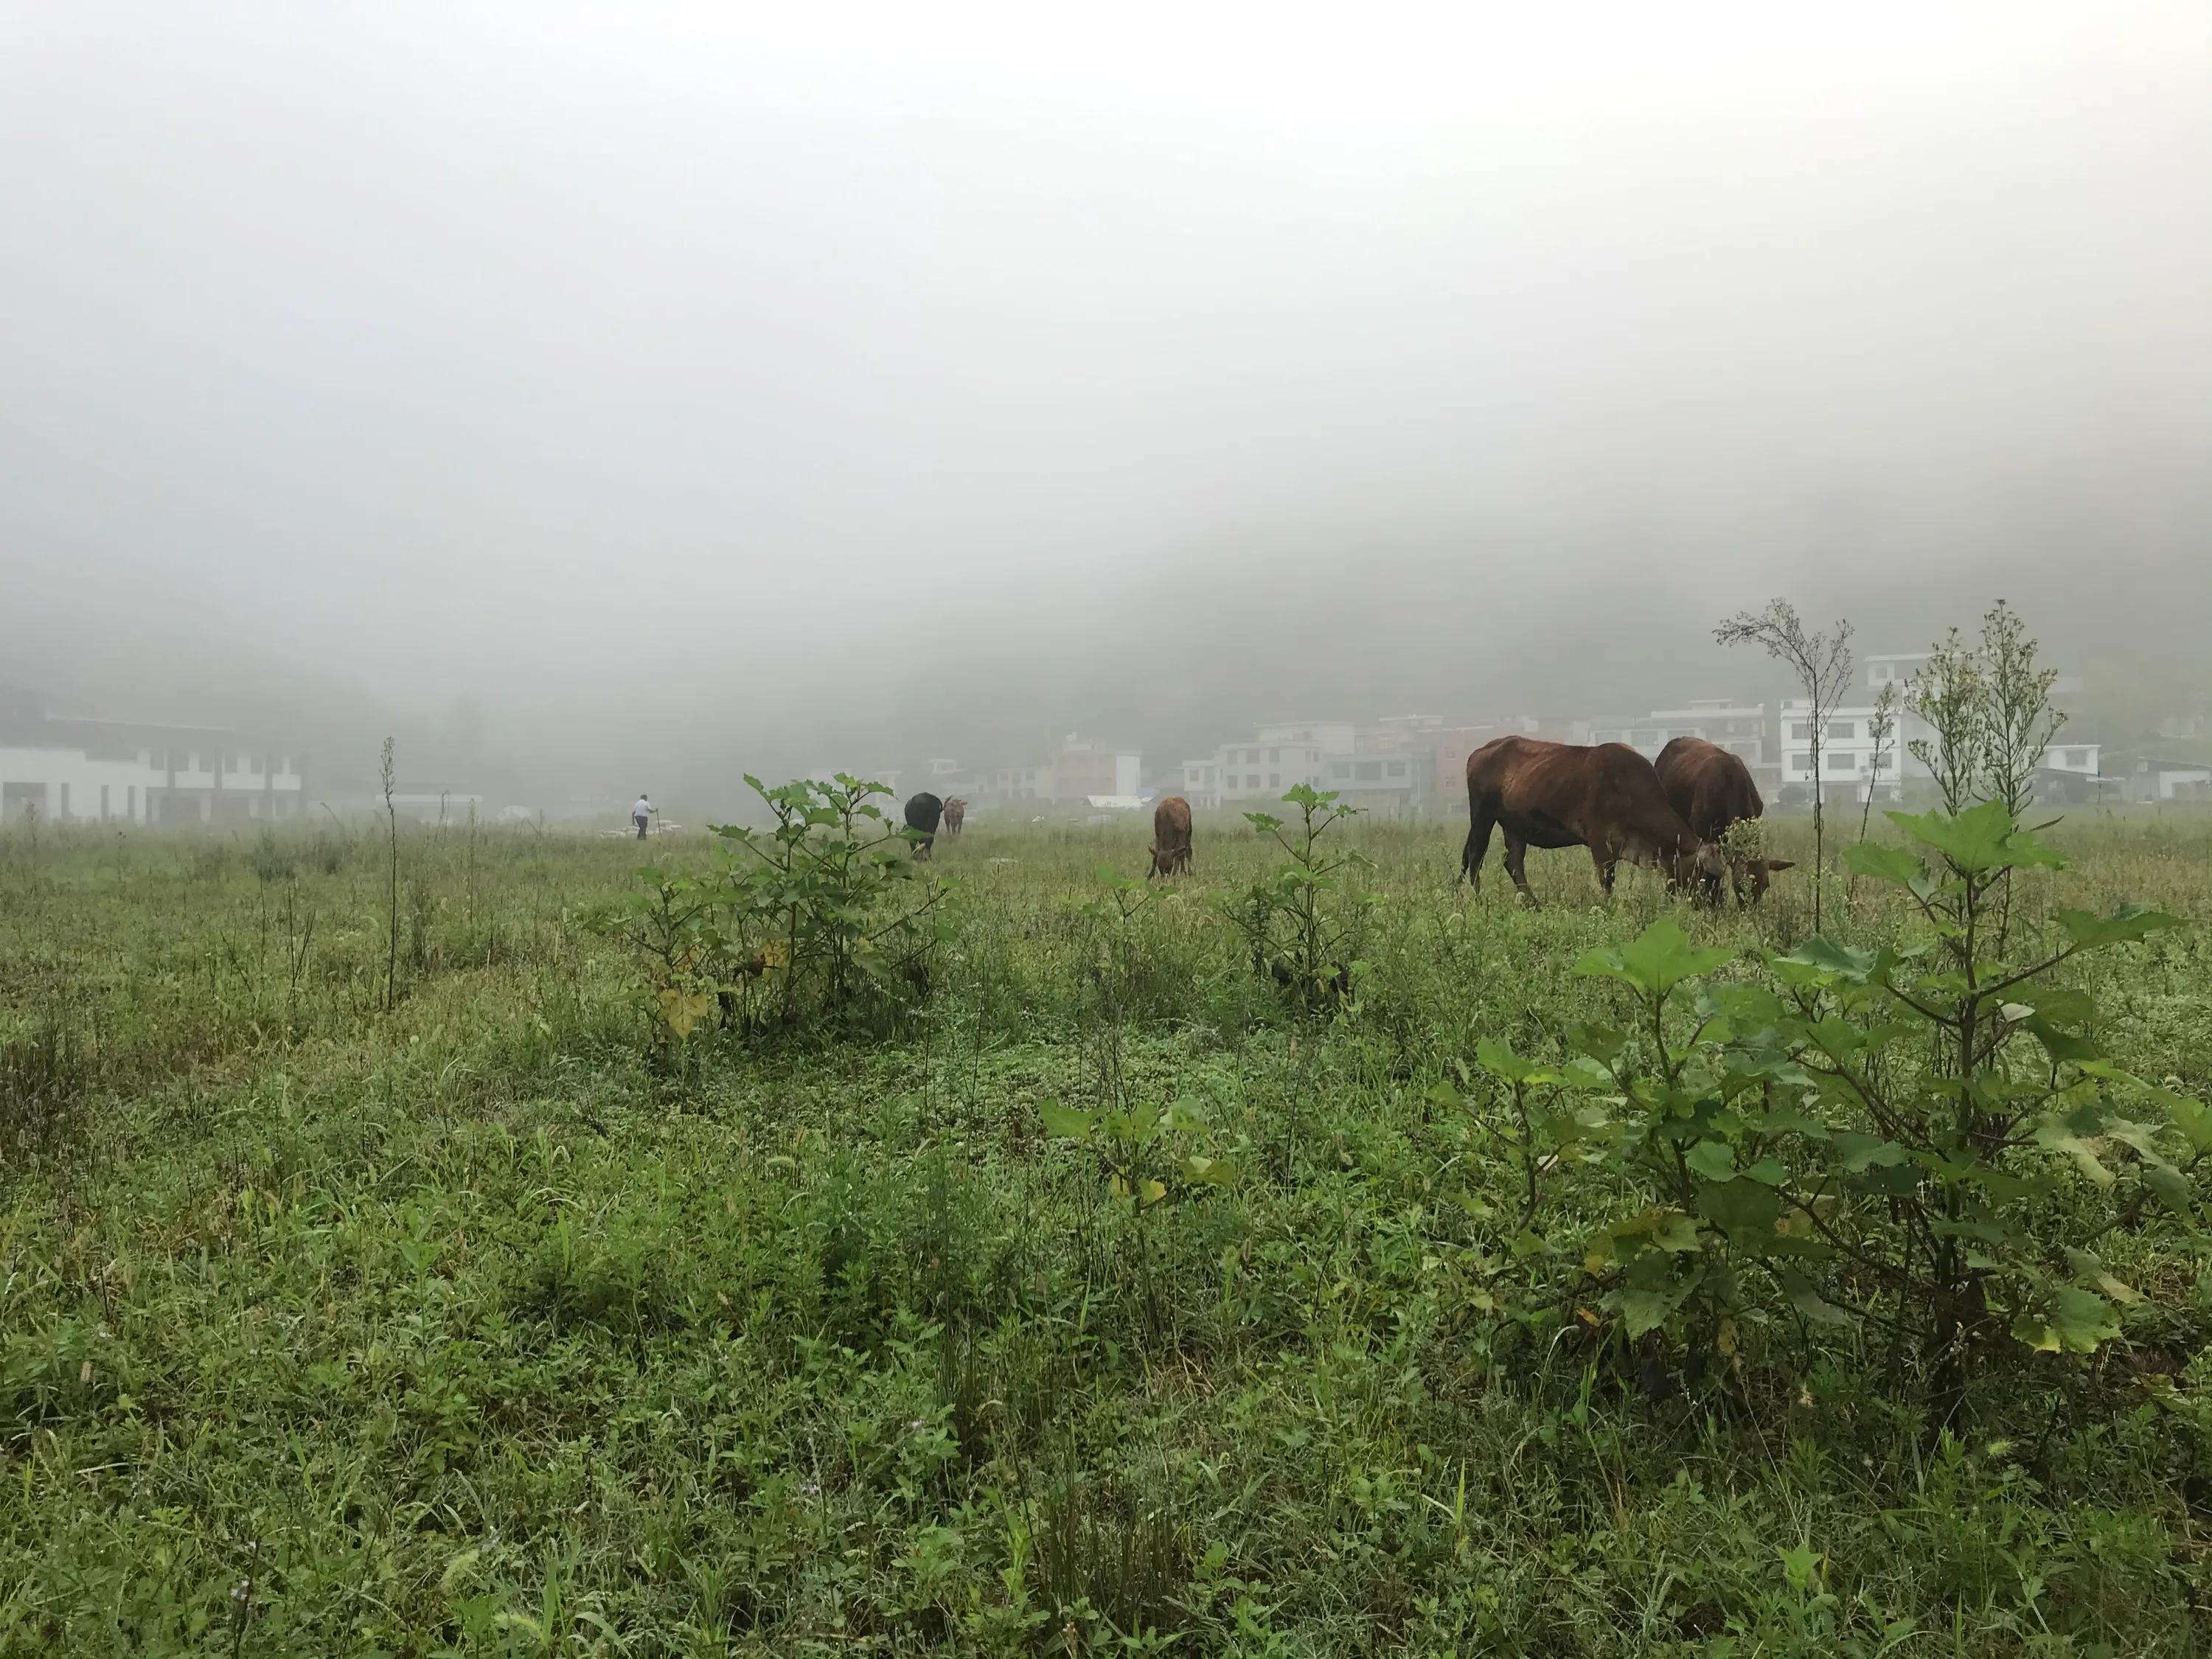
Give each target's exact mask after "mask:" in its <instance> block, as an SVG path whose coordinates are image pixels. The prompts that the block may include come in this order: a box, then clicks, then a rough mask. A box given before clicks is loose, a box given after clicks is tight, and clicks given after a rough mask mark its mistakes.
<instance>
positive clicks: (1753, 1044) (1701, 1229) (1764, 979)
mask: <svg viewBox="0 0 2212 1659" xmlns="http://www.w3.org/2000/svg"><path fill="white" fill-rule="evenodd" d="M1890 816H1891V817H1892V818H1893V819H1894V820H1895V821H1896V823H1898V824H1899V826H1900V827H1901V828H1902V829H1905V831H1906V832H1907V833H1908V834H1909V835H1910V836H1912V838H1913V839H1914V841H1915V842H1917V844H1918V846H1919V847H1920V848H1921V849H1923V850H1922V851H1921V852H1920V853H1919V854H1917V855H1916V854H1913V853H1909V852H1906V851H1904V850H1901V849H1899V848H1887V847H1881V846H1875V845H1871V844H1867V845H1862V846H1859V847H1856V848H1852V849H1851V853H1850V860H1851V864H1852V866H1853V868H1854V869H1856V870H1857V871H1858V872H1860V873H1862V874H1863V875H1867V876H1869V877H1871V878H1875V879H1877V880H1880V881H1881V882H1884V883H1887V884H1893V885H1894V886H1896V887H1898V888H1900V889H1902V890H1904V891H1905V892H1906V893H1907V894H1908V895H1910V896H1911V900H1912V902H1914V904H1915V905H1916V907H1917V910H1918V912H1919V914H1920V915H1921V916H1922V918H1923V921H1924V922H1925V924H1926V927H1927V930H1928V935H1929V936H1928V937H1927V938H1925V939H1921V940H1919V941H1917V942H1916V943H1913V944H1911V945H1906V946H1905V947H1903V948H1901V949H1892V948H1884V949H1882V950H1880V951H1864V950H1857V949H1854V948H1852V947H1850V946H1847V945H1838V944H1836V943H1834V942H1833V941H1832V940H1829V939H1825V938H1820V937H1815V938H1814V939H1809V940H1808V941H1806V942H1805V943H1804V944H1803V945H1801V946H1799V947H1798V948H1797V949H1796V951H1791V952H1790V953H1789V954H1787V955H1783V954H1779V953H1776V952H1767V953H1765V955H1764V956H1763V957H1760V958H1759V959H1758V963H1757V965H1758V966H1759V969H1761V970H1762V971H1761V972H1759V975H1757V976H1756V977H1754V978H1750V979H1737V980H1714V979H1712V978H1711V975H1714V974H1715V973H1716V971H1717V969H1721V968H1722V967H1723V965H1724V964H1726V963H1729V961H1730V960H1731V957H1732V955H1733V953H1732V952H1730V951H1727V950H1725V949H1718V948H1699V947H1698V946H1695V945H1692V943H1691V942H1690V940H1689V939H1687V938H1686V936H1685V935H1684V934H1683V933H1682V932H1681V930H1680V927H1678V926H1677V925H1676V924H1675V923H1674V921H1672V920H1671V919H1667V918H1662V920H1660V921H1657V922H1656V923H1655V924H1654V925H1653V926H1652V927H1650V929H1648V930H1647V931H1646V932H1645V933H1644V934H1643V935H1642V936H1641V937H1640V938H1638V939H1636V940H1635V941H1634V942H1633V943H1632V944H1629V945H1621V946H1607V947H1601V948H1600V949H1598V950H1596V951H1592V952H1590V953H1589V955H1588V956H1587V957H1585V958H1584V959H1583V963H1582V964H1581V965H1580V969H1579V970H1578V971H1580V972H1582V973H1584V974H1588V975H1595V976H1599V977H1602V978H1606V979H1609V980H1612V981H1616V982H1618V983H1619V984H1620V985H1621V986H1622V987H1625V988H1626V991H1627V993H1628V999H1629V1003H1630V1006H1631V1008H1632V1014H1633V1017H1632V1019H1631V1020H1630V1021H1628V1022H1627V1023H1626V1024H1623V1025H1620V1026H1610V1025H1598V1024H1588V1025H1581V1026H1577V1027H1576V1028H1574V1029H1573V1030H1572V1031H1571V1033H1570V1034H1569V1043H1570V1046H1571V1048H1572V1049H1573V1051H1574V1057H1573V1058H1572V1059H1571V1060H1569V1061H1568V1062H1567V1063H1565V1065H1563V1066H1555V1067H1544V1066H1536V1065H1534V1064H1532V1063H1531V1062H1528V1061H1527V1060H1522V1059H1521V1058H1520V1057H1519V1056H1517V1055H1515V1054H1512V1053H1511V1052H1510V1050H1507V1049H1506V1048H1504V1047H1503V1046H1502V1045H1498V1044H1485V1045H1483V1046H1482V1047H1481V1048H1479V1050H1478V1059H1479V1060H1480V1063H1481V1064H1482V1066H1484V1067H1485V1068H1486V1070H1487V1071H1489V1072H1490V1073H1492V1075H1493V1076H1495V1077H1496V1078H1498V1079H1499V1080H1500V1081H1501V1082H1503V1084H1504V1085H1505V1092H1506V1094H1507V1096H1508V1097H1509V1098H1510V1101H1511V1103H1512V1108H1513V1115H1514V1125H1513V1127H1509V1128H1504V1129H1500V1130H1499V1131H1498V1133H1499V1134H1500V1136H1501V1138H1503V1139H1505V1140H1506V1141H1507V1142H1508V1144H1509V1145H1510V1147H1511V1149H1512V1150H1513V1152H1515V1154H1516V1156H1517V1158H1519V1159H1520V1161H1521V1164H1522V1168H1523V1170H1524V1172H1525V1200H1524V1202H1525V1204H1526V1206H1527V1214H1528V1216H1530V1217H1533V1216H1534V1213H1535V1212H1536V1210H1537V1208H1538V1206H1539V1203H1540V1199H1541V1194H1540V1188H1539V1184H1538V1182H1539V1171H1540V1170H1545V1169H1558V1170H1562V1171H1565V1170H1574V1169H1577V1168H1578V1167H1588V1166H1590V1165H1607V1166H1609V1167H1610V1168H1611V1169H1612V1170H1613V1171H1614V1172H1615V1173H1616V1175H1617V1176H1618V1177H1619V1178H1620V1186H1621V1189H1622V1192H1623V1194H1624V1195H1625V1196H1627V1197H1628V1198H1630V1199H1631V1200H1632V1202H1633V1203H1634V1204H1635V1205H1636V1207H1635V1208H1634V1209H1633V1210H1632V1212H1630V1213H1628V1214H1626V1215H1622V1216H1619V1217H1617V1218H1615V1219H1613V1220H1612V1221H1611V1222H1610V1223H1608V1224H1607V1225H1605V1226H1603V1227H1601V1229H1600V1230H1599V1231H1597V1232H1596V1234H1595V1236H1594V1237H1592V1239H1591V1240H1590V1242H1589V1247H1588V1249H1587V1252H1586V1255H1585V1257H1584V1261H1583V1267H1584V1269H1585V1270H1586V1271H1587V1272H1588V1273H1590V1274H1592V1275H1594V1276H1595V1277H1596V1278H1597V1279H1598V1280H1599V1281H1600V1283H1601V1286H1602V1290H1603V1293H1602V1296H1601V1298H1600V1300H1601V1305H1603V1306H1605V1307H1606V1308H1607V1309H1609V1310H1611V1311H1613V1313H1614V1314H1615V1315H1616V1316H1618V1317H1619V1318H1620V1322H1621V1324H1622V1326H1623V1328H1625V1330H1626V1333H1627V1334H1629V1335H1630V1336H1632V1337H1634V1336H1638V1335H1640V1334H1643V1333H1644V1332H1647V1331H1650V1330H1654V1329H1656V1328H1659V1327H1661V1326H1662V1325H1669V1324H1672V1325H1673V1326H1674V1328H1677V1329H1678V1330H1680V1331H1681V1332H1682V1333H1683V1334H1686V1335H1687V1336H1689V1338H1690V1339H1691V1340H1692V1344H1693V1346H1696V1347H1699V1348H1701V1349H1705V1350H1710V1351H1717V1352H1720V1353H1722V1354H1727V1353H1730V1352H1734V1350H1735V1346H1736V1343H1737V1335H1738V1333H1737V1325H1738V1322H1739V1321H1740V1320H1741V1319H1745V1318H1750V1319H1753V1320H1756V1321H1758V1322H1772V1321H1773V1320H1774V1319H1775V1318H1776V1316H1777V1315H1778V1306H1777V1302H1776V1301H1775V1300H1771V1299H1770V1300H1766V1301H1762V1300H1761V1299H1760V1298H1759V1297H1757V1296H1755V1295H1754V1294H1753V1289H1754V1282H1756V1283H1758V1284H1764V1285H1768V1286H1771V1289H1772V1290H1773V1291H1777V1292H1778V1293H1779V1297H1778V1301H1779V1304H1781V1305H1786V1306H1787V1307H1789V1308H1792V1309H1794V1310H1796V1315H1797V1316H1798V1317H1799V1319H1800V1320H1801V1321H1802V1322H1805V1323H1806V1325H1807V1326H1808V1327H1819V1326H1827V1325H1832V1326H1838V1327H1844V1326H1853V1327H1861V1328H1866V1329H1867V1330H1869V1332H1871V1333H1872V1334H1875V1335H1876V1336H1877V1337H1881V1336H1885V1335H1886V1336H1887V1340H1888V1341H1889V1343H1890V1345H1891V1348H1892V1353H1893V1358H1894V1359H1895V1360H1897V1361H1898V1362H1899V1363H1900V1364H1903V1363H1909V1364H1911V1365H1913V1366H1914V1367H1916V1368H1917V1372H1918V1374H1919V1375H1920V1376H1921V1377H1922V1378H1923V1382H1924V1384H1925V1387H1926V1389H1927V1395H1928V1400H1929V1405H1930V1406H1931V1407H1932V1409H1933V1411H1934V1413H1935V1415H1936V1417H1937V1418H1938V1419H1948V1418H1950V1417H1951V1416H1952V1415H1953V1414H1954V1413H1955V1412H1956V1411H1957V1410H1958V1408H1959V1407H1960V1404H1961V1403H1962V1402H1963V1401H1964V1398H1965V1395H1966V1389H1967V1385H1968V1381H1969V1379H1970V1378H1971V1377H1975V1376H1981V1377H1989V1376H1995V1375H1998V1374H2001V1368H1998V1367H1993V1366H1991V1365H1990V1364H1983V1363H1979V1362H1985V1361H1990V1360H1995V1359H2001V1358H2002V1357H2003V1353H2004V1351H2005V1350H2006V1348H2007V1347H2008V1346H2009V1347H2010V1349H2011V1352H2014V1353H2019V1352H2022V1349H2021V1346H2019V1345H2025V1346H2026V1347H2027V1348H2029V1349H2036V1350H2041V1351H2045V1352H2073V1353H2091V1352H2095V1351H2096V1349H2097V1348H2098V1347H2099V1346H2100V1345H2101V1344H2103V1343H2105V1342H2106V1341H2109V1340H2112V1338H2114V1337H2116V1336H2117V1335H2118V1334H2119V1332H2120V1328H2121V1325H2120V1322H2121V1318H2122V1316H2123V1313H2124V1310H2126V1309H2127V1308H2130V1307H2131V1306H2133V1305H2134V1304H2136V1303H2137V1302H2138V1301H2139V1300H2140V1297H2139V1296H2138V1293H2137V1292H2136V1291H2135V1290H2134V1289H2133V1288H2132V1287H2130V1285H2127V1284H2126V1283H2124V1281H2123V1280H2122V1279H2119V1278H2118V1276H2117V1275H2116V1274H2115V1273H2112V1271H2111V1270H2110V1268H2109V1267H2107V1265H2106V1262H2105V1261H2104V1260H2103V1259H2102V1257H2101V1256H2100V1255H2099V1254H2098V1253H2097V1249H2098V1247H2099V1246H2100V1244H2101V1243H2104V1242H2105V1241H2106V1240H2108V1239H2110V1238H2112V1237H2113V1236H2114V1235H2115V1234H2116V1233H2117V1232H2119V1231H2122V1230H2124V1229H2125V1228H2127V1227H2130V1226H2132V1225H2136V1224H2138V1223H2139V1222H2140V1221H2141V1220H2142V1216H2143V1214H2144V1212H2145V1208H2146V1206H2147V1204H2148V1202H2149V1201H2150V1200H2156V1201H2157V1202H2159V1203H2160V1205H2162V1206H2166V1207H2168V1208H2170V1209H2171V1210H2172V1211H2173V1212H2176V1213H2178V1214H2179V1215H2181V1216H2183V1217H2185V1218H2186V1217H2187V1216H2188V1215H2189V1214H2190V1212H2191V1208H2192V1206H2193V1205H2194V1202H2195V1189H2194V1187H2193V1184H2192V1182H2191V1172H2192V1171H2193V1170H2194V1169H2195V1167H2196V1166H2197V1164H2199V1163H2201V1162H2202V1161H2203V1158H2205V1157H2206V1156H2207V1155H2208V1153H2212V1113H2208V1112H2207V1111H2206V1109H2204V1107H2203V1106H2202V1105H2201V1104H2199V1103H2197V1102H2195V1101H2193V1100H2191V1099H2188V1098H2186V1097H2183V1096H2181V1095H2179V1094H2178V1093H2176V1092H2174V1091H2171V1090H2168V1089H2166V1088H2165V1087H2164V1086H2163V1085H2154V1084H2151V1083H2148V1082H2146V1081H2144V1080H2143V1079H2139V1078H2136V1077H2135V1076H2133V1075H2131V1074H2130V1073H2127V1072H2124V1071H2123V1070H2122V1069H2120V1068H2119V1067H2118V1066H2116V1065H2115V1064H2113V1063H2112V1061H2111V1060H2108V1059H2107V1058H2106V1057H2105V1055H2104V1054H2103V1053H2102V1051H2101V1050H2100V1048H2098V1046H2097V1044H2096V1043H2095V1042H2094V1041H2093V1038H2092V1036H2090V1035H2089V1031H2090V1029H2091V1027H2092V1026H2093V1022H2094V1018H2095V1012H2096V1011H2095V1008H2094V1006H2093V1002H2092V1000H2091V999H2090V998H2089V997H2088V995H2087V994H2086V993H2085V992H2083V991H2081V989H2079V988H2078V987H2074V986H2070V985H2067V984H2064V983H2062V982H2060V981H2059V980H2058V979H2057V977H2056V975H2055V974H2054V970H2055V969H2057V968H2058V967H2059V966H2060V965H2061V964H2063V963H2065V962H2067V961H2068V960H2069V958H2071V957H2074V956H2075V955H2076V954H2078V953H2080V952H2082V951H2096V950H2102V949H2106V948H2110V947H2112V946H2114V945H2121V944H2124V943H2126V942H2127V941H2130V940H2133V939H2141V938H2142V937H2143V936H2145V935H2146V934H2148V933H2152V932H2154V931H2155V930H2157V929H2160V928H2164V927H2172V926H2175V925H2177V924H2176V921H2175V919H2174V918H2172V917H2171V916H2167V915H2163V914H2161V913H2158V912H2154V911H2149V910H2145V909H2142V908H2139V907H2136V906H2123V907H2122V908H2119V909H2118V910H2117V911H2115V912H2113V913H2112V915H2104V916H2100V915H2093V914H2092V913H2090V912H2087V911H2084V910H2063V911H2060V912H2059V913H2058V914H2057V917H2056V918H2055V920H2056V921H2057V926H2058V927H2059V929H2060V930H2061V932H2062V933H2063V942H2057V941H2054V942H2053V943H2051V944H2050V945H2046V946H2045V947H2044V948H2043V949H2041V950H2040V951H2037V952H2034V953H2033V954H2032V958H2031V959H2030V960H2029V961H2027V963H2024V964H2020V965H2015V964H2009V963H2003V962H2002V961H1998V960H1994V959H1992V957H1990V954H1989V945H1990V933H1991V932H1992V931H1993V928H1992V926H1991V912H1992V908H1993V906H1994V904H1995V902H1996V895H1997V893H1998V890H2000V888H2001V886H2002V884H2003V883H2004V882H2005V879H2006V878H2007V877H2008V875H2009V873H2010V872H2013V871H2015V870H2016V869H2021V868H2030V867H2037V866H2042V867H2049V866H2055V865H2057V864H2058V863H2060V862H2061V861H2062V860H2060V858H2059V856H2058V854H2057V853H2055V852H2054V851H2052V850H2051V848H2048V847H2046V846H2045V845H2044V844H2043V843H2042V842H2039V841H2038V840H2037V839H2036V838H2035V837H2034V836H2033V835H2031V834H2029V833H2027V832H2026V831H2023V830H2021V829H2020V828H2019V827H2018V825H2017V824H2016V823H2015V821H2014V819H2013V818H2012V817H2011V815H2010V814H2009V813H2008V811H2006V810H2005V808H2004V806H2003V805H2002V803H2001V802H1995V801H1992V802H1985V803H1984V804H1983V805H1978V806H1976V807H1973V808H1972V809H1970V810H1969V811H1966V812H1963V813H1960V814H1956V815H1953V814H1948V813H1943V812H1930V813H1928V814H1925V815H1923V816H1919V817H1914V816H1911V815H1908V814H1905V813H1892V814H1891V815H1890ZM1614 1113H1617V1114H1618V1115H1617V1116H1613V1115H1612V1114H1614Z"/></svg>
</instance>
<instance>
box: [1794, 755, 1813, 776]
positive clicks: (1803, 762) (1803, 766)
mask: <svg viewBox="0 0 2212 1659" xmlns="http://www.w3.org/2000/svg"><path fill="white" fill-rule="evenodd" d="M1812 769H1813V757H1811V756H1810V755H1808V754H1805V753H1803V752H1802V750H1801V751H1800V752H1799V753H1797V754H1795V755H1792V756H1790V770H1791V771H1793V772H1809V771H1811V770H1812Z"/></svg>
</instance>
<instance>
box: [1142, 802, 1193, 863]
mask: <svg viewBox="0 0 2212 1659" xmlns="http://www.w3.org/2000/svg"><path fill="white" fill-rule="evenodd" d="M1189 868H1190V803H1189V802H1188V801H1187V800H1185V799H1183V798H1182V796H1181V795H1170V796H1169V797H1168V798H1167V799H1165V800H1164V801H1162V802H1161V803H1160V804H1159V805H1158V806H1155V807H1154V808H1152V868H1151V869H1150V870H1149V871H1147V872H1146V873H1145V879H1146V881H1150V880H1151V879H1152V878H1153V877H1154V876H1171V875H1173V874H1175V873H1176V871H1178V870H1188V869H1189Z"/></svg>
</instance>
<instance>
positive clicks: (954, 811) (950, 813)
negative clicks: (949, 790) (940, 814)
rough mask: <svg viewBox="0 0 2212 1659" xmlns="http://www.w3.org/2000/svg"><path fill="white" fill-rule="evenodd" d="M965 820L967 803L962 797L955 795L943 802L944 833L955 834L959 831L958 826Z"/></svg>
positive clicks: (966, 819) (966, 817)
mask: <svg viewBox="0 0 2212 1659" xmlns="http://www.w3.org/2000/svg"><path fill="white" fill-rule="evenodd" d="M967 821H968V803H967V801H966V800H965V799H963V798H962V797H961V796H958V795H955V796H954V797H953V798H952V799H951V800H949V801H947V802H945V834H946V835H948V836H957V835H958V834H959V833H960V826H961V825H962V824H963V823H966V822H967Z"/></svg>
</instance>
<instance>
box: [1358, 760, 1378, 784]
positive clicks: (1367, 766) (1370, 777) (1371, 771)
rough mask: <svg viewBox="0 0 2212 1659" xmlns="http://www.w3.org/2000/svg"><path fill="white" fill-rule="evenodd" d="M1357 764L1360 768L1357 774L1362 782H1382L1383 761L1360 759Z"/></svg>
mask: <svg viewBox="0 0 2212 1659" xmlns="http://www.w3.org/2000/svg"><path fill="white" fill-rule="evenodd" d="M1355 764H1356V765H1357V766H1358V769H1359V770H1358V773H1357V776H1358V781H1360V782H1362V783H1380V782H1382V781H1383V763H1382V762H1381V761H1359V762H1357V763H1355Z"/></svg>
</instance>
